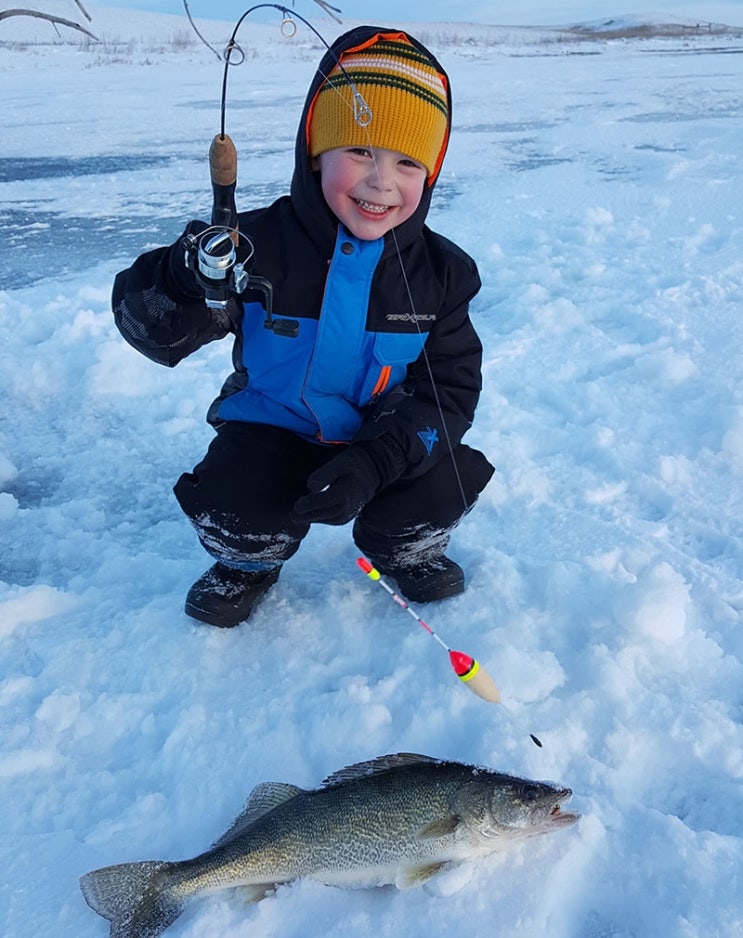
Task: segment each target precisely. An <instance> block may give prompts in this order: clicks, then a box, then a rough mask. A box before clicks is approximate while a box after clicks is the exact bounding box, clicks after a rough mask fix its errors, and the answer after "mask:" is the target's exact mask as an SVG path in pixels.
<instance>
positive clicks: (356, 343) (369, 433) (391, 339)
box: [112, 27, 482, 478]
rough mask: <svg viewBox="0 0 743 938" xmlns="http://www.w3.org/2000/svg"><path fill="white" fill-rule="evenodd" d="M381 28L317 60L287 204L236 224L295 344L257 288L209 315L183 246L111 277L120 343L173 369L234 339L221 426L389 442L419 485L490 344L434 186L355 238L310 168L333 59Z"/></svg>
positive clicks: (214, 416) (453, 431)
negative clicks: (393, 220) (473, 310)
mask: <svg viewBox="0 0 743 938" xmlns="http://www.w3.org/2000/svg"><path fill="white" fill-rule="evenodd" d="M378 31H379V30H378V29H376V28H373V27H360V28H359V29H358V30H355V31H354V32H353V33H352V34H351V36H350V37H348V36H347V37H346V39H347V44H346V45H344V46H342V47H338V46H336V47H334V48H333V49H332V50H331V52H329V53H328V55H327V56H326V58H325V59H324V60H323V62H321V63H320V67H319V69H318V72H317V75H316V77H315V79H314V81H313V83H312V85H311V87H310V90H309V93H308V96H307V104H306V105H305V111H304V114H303V117H302V121H301V123H300V128H299V132H298V134H297V145H296V165H295V172H294V177H293V179H292V184H291V194H290V195H288V196H284V197H282V198H280V199H278V200H277V201H276V202H274V203H273V204H272V205H270V206H268V207H266V208H263V209H258V210H254V211H250V212H245V213H241V214H240V215H239V219H238V224H239V229H240V231H241V232H242V233H243V234H245V235H247V237H248V238H249V239H250V241H251V242H252V244H253V247H254V255H253V257H252V258H251V261H250V269H251V271H252V272H253V273H254V274H256V275H259V276H260V277H263V278H266V279H268V280H270V281H271V283H272V284H273V292H274V310H273V312H274V316H275V317H278V318H290V319H294V320H297V321H298V323H299V334H298V335H297V336H296V337H289V336H285V335H280V334H279V335H277V334H275V333H274V332H273V331H271V330H269V329H266V328H264V320H265V308H264V306H265V298H264V296H263V294H262V293H261V292H259V291H252V290H249V291H247V292H246V293H244V294H243V295H242V296H241V297H240V298H239V300H238V299H235V300H231V301H230V304H229V306H228V308H227V311H226V313H221V312H215V311H214V310H210V309H209V308H208V307H207V306H206V304H205V303H204V301H203V294H201V292H200V290H199V288H198V287H197V286H196V284H195V282H194V284H193V289H190V288H187V289H185V291H184V286H183V282H184V277H183V270H182V265H183V259H182V248H181V245H180V241H179V242H176V244H174V245H172V246H171V247H168V248H159V249H157V250H155V251H150V252H148V253H146V254H143V255H142V256H141V257H139V258H138V259H137V261H135V263H134V264H133V265H132V266H131V267H130V268H128V269H127V270H124V271H122V272H121V273H120V274H118V276H117V277H116V281H115V284H114V290H113V298H112V303H113V309H114V315H115V319H116V323H117V326H118V328H119V330H120V331H121V333H122V334H123V336H124V337H125V338H126V339H127V341H128V342H130V343H131V344H132V345H133V346H134V347H135V348H137V349H138V350H139V351H140V352H142V353H143V354H145V355H147V356H148V357H149V358H151V359H153V360H154V361H157V362H160V363H162V364H166V365H169V366H173V365H176V364H177V363H178V362H179V361H181V360H182V359H183V358H184V357H186V356H187V355H190V354H191V353H192V352H194V351H196V350H197V349H198V348H200V347H201V346H202V345H204V344H206V343H207V342H210V341H213V340H214V339H219V338H223V337H224V336H225V335H226V334H227V333H228V332H232V333H234V337H235V338H234V347H233V366H234V371H233V373H232V374H231V375H230V376H229V377H228V378H227V380H226V381H225V383H224V385H223V387H222V391H221V393H220V395H219V397H218V398H217V400H216V401H214V403H213V404H212V406H211V407H210V409H209V414H208V419H209V421H210V422H211V423H213V424H214V425H219V423H221V422H223V421H231V420H242V421H248V422H259V423H267V424H272V425H275V426H280V427H284V428H286V429H289V430H291V431H293V432H295V433H298V434H300V435H302V436H304V437H307V438H310V439H313V440H316V441H317V442H318V443H320V444H337V443H348V442H352V441H355V440H369V439H374V438H376V437H379V436H381V435H382V434H390V435H391V436H392V437H393V438H394V439H395V441H396V443H397V444H398V445H399V447H400V448H401V449H402V452H403V453H404V454H405V458H406V464H407V468H406V471H405V473H404V475H405V476H406V477H409V478H410V477H414V476H417V475H420V474H422V473H423V472H426V471H427V470H428V469H429V468H430V467H431V466H432V465H433V463H434V462H435V461H437V460H438V459H440V458H442V457H443V456H444V455H445V454H446V452H447V451H448V446H449V445H451V446H454V445H456V444H457V443H458V442H459V441H460V440H461V438H462V436H463V435H464V433H465V432H466V430H467V429H468V427H469V426H470V424H471V422H472V419H473V416H474V412H475V407H476V404H477V400H478V397H479V393H480V386H481V376H480V366H481V356H482V348H481V344H480V341H479V339H478V337H477V335H476V333H475V330H474V328H473V326H472V323H471V321H470V317H469V311H468V310H469V302H470V300H471V299H472V297H473V296H474V295H475V294H476V293H477V291H478V290H479V287H480V280H479V276H478V273H477V269H476V267H475V264H474V261H473V260H472V259H471V258H470V257H468V256H467V255H466V254H465V253H464V252H463V251H462V250H460V249H459V248H458V247H457V246H456V245H454V244H452V243H451V242H450V241H448V240H447V239H445V238H443V237H442V236H440V235H438V234H436V233H434V232H433V231H431V230H430V229H428V228H427V227H426V226H425V224H424V221H425V217H426V214H427V211H428V207H429V204H430V199H431V193H432V189H433V186H429V187H428V188H427V189H426V191H425V192H424V195H423V198H422V200H421V204H420V206H419V207H418V209H417V211H416V213H415V214H414V215H413V216H412V217H411V218H410V219H408V220H407V221H406V222H404V223H403V224H402V225H400V226H399V227H397V228H396V229H395V230H394V232H390V233H388V234H387V235H386V236H385V237H384V238H380V239H379V240H377V241H360V240H359V239H357V238H355V237H354V236H353V235H351V234H350V233H349V232H348V231H346V230H345V228H343V226H342V225H340V224H339V222H338V220H337V219H336V218H335V216H334V215H333V214H332V213H331V211H330V209H329V208H328V207H327V204H326V203H325V200H324V198H323V195H322V191H321V188H320V184H319V177H318V174H317V173H315V172H313V171H312V169H311V165H310V160H309V157H308V156H307V149H306V142H305V120H306V114H307V106H308V104H309V102H310V101H311V100H312V98H313V97H314V94H315V92H316V90H317V87H318V86H319V83H320V82H321V81H322V76H323V75H324V74H327V72H328V71H329V68H330V67H331V65H332V63H333V62H334V61H335V58H334V56H335V55H336V54H338V53H339V52H340V51H342V49H343V48H346V47H352V46H354V45H356V44H358V43H359V42H363V41H364V39H365V38H367V34H368V36H371V35H373V34H374V33H375V32H378ZM429 54H430V53H429ZM176 268H180V269H179V271H178V274H177V275H176V274H175V273H174V271H175V270H176ZM424 345H425V354H423V347H424Z"/></svg>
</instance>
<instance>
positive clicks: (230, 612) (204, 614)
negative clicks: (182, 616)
mask: <svg viewBox="0 0 743 938" xmlns="http://www.w3.org/2000/svg"><path fill="white" fill-rule="evenodd" d="M280 572H281V567H272V568H271V569H270V570H236V569H235V568H234V567H227V566H225V565H224V564H223V563H219V562H217V563H215V564H214V566H213V567H210V568H209V569H208V570H207V571H206V573H204V574H202V575H201V576H200V577H199V578H198V580H197V581H196V582H195V583H194V585H193V586H192V587H191V589H190V590H189V591H188V595H187V596H186V607H185V608H186V614H187V615H189V616H191V618H193V619H199V621H201V622H207V623H208V624H209V625H216V626H217V627H218V628H221V629H231V628H233V627H234V626H236V625H239V624H240V623H241V622H244V621H245V619H247V618H248V616H249V615H250V613H251V612H252V611H253V607H254V606H255V604H256V603H257V602H258V600H259V599H260V598H261V597H262V596H263V594H264V593H266V592H267V591H268V590H269V589H270V588H271V587H272V586H273V584H274V583H275V582H276V581H277V580H278V578H279V573H280Z"/></svg>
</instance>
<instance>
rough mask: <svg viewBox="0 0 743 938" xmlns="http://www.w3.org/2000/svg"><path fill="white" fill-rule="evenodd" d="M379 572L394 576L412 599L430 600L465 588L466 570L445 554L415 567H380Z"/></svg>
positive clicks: (404, 594)
mask: <svg viewBox="0 0 743 938" xmlns="http://www.w3.org/2000/svg"><path fill="white" fill-rule="evenodd" d="M379 572H380V573H383V574H384V575H385V576H389V577H392V579H394V580H395V581H396V582H397V585H398V587H399V588H400V592H401V593H402V594H403V596H404V597H405V598H406V599H409V600H410V601H411V602H412V603H430V602H433V601H434V600H436V599H446V598H447V597H449V596H458V595H459V593H463V592H464V570H462V568H461V567H460V566H459V564H458V563H454V561H453V560H449V558H448V557H445V556H444V555H443V554H441V555H440V556H438V557H434V558H431V559H430V560H422V561H421V562H420V563H418V564H416V565H415V566H412V567H404V568H401V567H398V568H397V569H394V568H389V569H383V568H382V567H379Z"/></svg>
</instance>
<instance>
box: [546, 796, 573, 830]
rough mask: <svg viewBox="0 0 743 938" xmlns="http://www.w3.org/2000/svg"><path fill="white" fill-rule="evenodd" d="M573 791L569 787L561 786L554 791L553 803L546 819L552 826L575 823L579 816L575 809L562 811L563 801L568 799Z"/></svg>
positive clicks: (564, 825)
mask: <svg viewBox="0 0 743 938" xmlns="http://www.w3.org/2000/svg"><path fill="white" fill-rule="evenodd" d="M572 797H573V792H572V791H571V790H570V789H569V788H563V789H561V790H560V791H558V792H556V793H555V803H554V804H553V806H552V810H551V811H550V813H549V815H548V820H549V823H550V825H551V826H553V827H567V826H568V825H569V824H575V822H576V821H577V820H578V819H579V818H580V814H578V812H577V811H563V805H564V804H565V802H567V801H570V799H571V798H572Z"/></svg>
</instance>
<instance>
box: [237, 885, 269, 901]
mask: <svg viewBox="0 0 743 938" xmlns="http://www.w3.org/2000/svg"><path fill="white" fill-rule="evenodd" d="M274 889H276V883H251V884H250V885H249V886H236V887H235V892H236V893H237V895H238V896H239V897H240V899H241V900H242V901H243V902H244V903H245V905H252V904H253V903H254V902H260V901H261V899H264V898H265V897H266V896H267V895H268V894H269V892H273V890H274Z"/></svg>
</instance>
